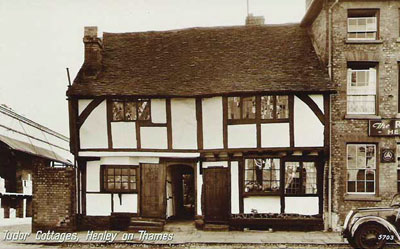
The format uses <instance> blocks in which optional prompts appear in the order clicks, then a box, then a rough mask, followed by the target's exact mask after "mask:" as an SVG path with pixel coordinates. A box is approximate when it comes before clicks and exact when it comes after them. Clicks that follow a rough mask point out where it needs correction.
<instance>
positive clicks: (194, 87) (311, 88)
mask: <svg viewBox="0 0 400 249" xmlns="http://www.w3.org/2000/svg"><path fill="white" fill-rule="evenodd" d="M103 44H104V50H103V62H102V69H101V71H100V73H99V74H98V76H97V78H90V77H86V76H85V70H86V67H85V65H84V66H83V67H82V68H81V70H80V72H79V73H78V75H77V77H76V78H75V81H74V84H73V85H72V87H70V88H69V90H68V91H67V95H70V96H71V95H78V96H102V95H138V96H197V95H220V94H234V93H242V92H274V91H293V92H327V91H334V87H333V86H332V85H331V82H330V80H329V77H328V74H327V71H326V69H324V68H323V67H322V66H321V64H320V62H319V60H318V57H317V55H316V53H315V51H314V48H313V46H312V44H311V40H310V37H309V36H308V34H307V32H306V30H305V29H303V28H301V27H300V25H299V24H287V25H262V26H237V27H214V28H190V29H183V30H175V31H163V32H144V33H119V34H112V33H104V35H103Z"/></svg>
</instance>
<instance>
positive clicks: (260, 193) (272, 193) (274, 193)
mask: <svg viewBox="0 0 400 249" xmlns="http://www.w3.org/2000/svg"><path fill="white" fill-rule="evenodd" d="M249 159H250V160H253V159H261V160H265V159H272V160H274V159H278V160H279V190H278V191H268V192H265V191H262V190H261V191H253V192H246V191H245V188H246V170H247V169H246V160H249ZM282 161H283V160H282V158H281V157H277V156H264V157H243V161H242V164H243V182H242V184H243V187H242V191H243V197H247V196H281V195H282V194H283V191H282V179H281V177H282ZM272 181H274V180H271V182H272ZM275 181H276V180H275ZM262 182H264V180H262Z"/></svg>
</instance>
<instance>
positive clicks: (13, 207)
mask: <svg viewBox="0 0 400 249" xmlns="http://www.w3.org/2000/svg"><path fill="white" fill-rule="evenodd" d="M68 142H69V139H68V138H67V137H65V136H63V135H61V134H59V133H57V132H55V131H52V130H50V129H48V128H46V127H44V126H42V125H40V124H38V123H36V122H34V121H32V120H30V119H28V118H26V117H24V116H22V115H19V114H18V113H16V112H14V111H13V110H12V109H10V108H8V107H6V106H5V105H0V223H1V224H10V225H11V224H17V223H29V222H30V221H31V219H30V218H32V224H33V230H37V229H39V228H41V229H44V228H48V227H50V226H51V227H52V228H53V229H57V228H58V227H69V228H71V227H72V226H71V224H70V223H71V222H69V219H65V217H64V216H65V215H66V212H65V210H68V211H69V212H70V213H72V216H74V215H75V209H74V207H73V206H71V205H70V206H68V204H69V203H71V201H73V200H74V198H73V197H74V195H75V189H74V186H75V185H74V183H75V178H74V177H73V175H75V170H74V169H73V168H72V167H71V168H66V167H65V166H71V165H72V163H71V160H72V156H71V154H70V153H69V151H68V149H67V148H68ZM65 172H67V173H65ZM52 211H57V212H52ZM54 216H61V217H62V219H61V218H58V219H57V218H56V217H54ZM69 217H71V216H68V218H69ZM67 223H68V225H66V224H67ZM49 224H50V225H49Z"/></svg>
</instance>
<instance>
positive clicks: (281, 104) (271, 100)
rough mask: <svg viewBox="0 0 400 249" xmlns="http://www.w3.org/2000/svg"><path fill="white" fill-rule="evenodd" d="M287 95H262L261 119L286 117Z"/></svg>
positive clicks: (287, 108)
mask: <svg viewBox="0 0 400 249" xmlns="http://www.w3.org/2000/svg"><path fill="white" fill-rule="evenodd" d="M288 118H289V97H288V96H281V95H277V96H271V95H269V96H262V97H261V119H270V120H272V119H276V120H279V119H288Z"/></svg>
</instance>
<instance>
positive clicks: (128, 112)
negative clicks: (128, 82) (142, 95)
mask: <svg viewBox="0 0 400 249" xmlns="http://www.w3.org/2000/svg"><path fill="white" fill-rule="evenodd" d="M136 120H150V101H149V100H146V99H138V100H113V101H112V121H136Z"/></svg>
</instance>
